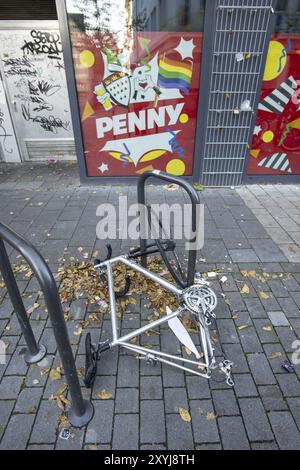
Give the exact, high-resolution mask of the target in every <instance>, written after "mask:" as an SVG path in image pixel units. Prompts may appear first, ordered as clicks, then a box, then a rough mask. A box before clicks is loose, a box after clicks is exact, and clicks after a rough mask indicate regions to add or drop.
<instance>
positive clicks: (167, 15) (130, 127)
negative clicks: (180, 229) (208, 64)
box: [66, 0, 205, 177]
mask: <svg viewBox="0 0 300 470" xmlns="http://www.w3.org/2000/svg"><path fill="white" fill-rule="evenodd" d="M66 6H67V14H68V21H69V27H70V33H71V44H72V50H73V60H74V68H75V76H76V85H77V93H78V100H79V109H80V118H81V126H82V135H83V142H84V152H85V153H84V155H85V162H86V169H87V175H88V176H93V177H95V176H99V177H109V176H116V177H118V176H139V175H140V174H142V173H143V172H144V171H146V170H148V169H159V170H163V171H167V172H169V173H173V174H177V175H192V174H193V166H194V150H195V135H196V123H197V113H198V96H199V81H200V65H201V54H202V41H203V32H202V29H203V23H204V21H203V18H204V10H205V2H199V0H190V1H186V0H178V1H177V2H176V3H175V2H174V1H173V0H149V1H143V0H136V1H131V0H95V1H93V0H67V1H66Z"/></svg>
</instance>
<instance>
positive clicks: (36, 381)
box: [32, 379, 40, 385]
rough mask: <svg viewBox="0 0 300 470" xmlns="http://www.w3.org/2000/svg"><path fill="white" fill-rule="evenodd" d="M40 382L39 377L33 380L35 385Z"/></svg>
mask: <svg viewBox="0 0 300 470" xmlns="http://www.w3.org/2000/svg"><path fill="white" fill-rule="evenodd" d="M39 383H40V381H39V380H38V379H34V380H33V381H32V384H33V385H37V384H39Z"/></svg>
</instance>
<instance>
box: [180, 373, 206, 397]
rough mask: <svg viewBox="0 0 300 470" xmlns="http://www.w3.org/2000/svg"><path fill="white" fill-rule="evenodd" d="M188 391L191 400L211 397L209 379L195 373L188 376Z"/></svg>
mask: <svg viewBox="0 0 300 470" xmlns="http://www.w3.org/2000/svg"><path fill="white" fill-rule="evenodd" d="M186 384H187V392H188V396H189V399H190V400H200V399H202V398H210V390H209V386H208V381H207V380H206V379H201V378H200V377H197V376H195V375H190V376H187V377H186Z"/></svg>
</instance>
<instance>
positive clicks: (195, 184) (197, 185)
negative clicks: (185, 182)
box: [193, 183, 204, 191]
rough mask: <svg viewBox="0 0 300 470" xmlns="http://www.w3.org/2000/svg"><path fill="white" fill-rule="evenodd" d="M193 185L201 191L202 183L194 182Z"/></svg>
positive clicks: (202, 188)
mask: <svg viewBox="0 0 300 470" xmlns="http://www.w3.org/2000/svg"><path fill="white" fill-rule="evenodd" d="M193 186H194V188H195V189H196V191H203V190H204V186H203V184H200V183H194V184H193Z"/></svg>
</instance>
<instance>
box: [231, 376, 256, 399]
mask: <svg viewBox="0 0 300 470" xmlns="http://www.w3.org/2000/svg"><path fill="white" fill-rule="evenodd" d="M233 380H234V391H235V393H236V395H237V397H255V396H257V395H258V392H257V389H256V386H255V383H254V381H253V378H252V376H251V374H234V376H233Z"/></svg>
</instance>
